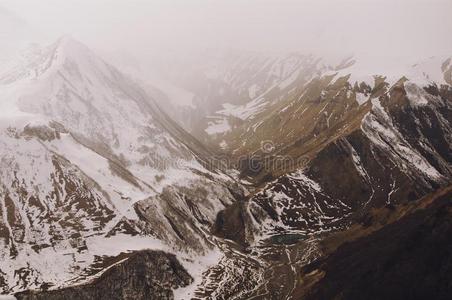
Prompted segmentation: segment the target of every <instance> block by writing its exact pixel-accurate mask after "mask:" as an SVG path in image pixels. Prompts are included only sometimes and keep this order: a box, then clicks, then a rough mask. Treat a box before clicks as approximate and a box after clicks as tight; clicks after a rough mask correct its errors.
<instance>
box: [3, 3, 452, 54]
mask: <svg viewBox="0 0 452 300" xmlns="http://www.w3.org/2000/svg"><path fill="white" fill-rule="evenodd" d="M0 6H3V7H5V8H7V9H8V10H10V11H12V12H14V13H15V14H16V15H17V16H19V17H21V18H23V19H24V20H26V21H27V22H28V24H29V25H30V26H31V27H33V28H34V29H37V30H39V31H40V32H42V33H43V34H45V35H46V36H47V37H48V38H49V39H55V38H57V37H58V36H61V35H63V34H70V35H72V36H73V37H75V38H77V39H79V40H81V41H83V42H85V43H87V44H88V45H90V46H91V47H94V48H99V49H102V48H104V49H103V50H105V48H109V49H125V50H127V51H128V52H131V49H132V51H135V52H137V53H139V52H142V53H145V52H147V51H167V50H173V49H178V50H181V49H188V48H209V47H220V48H221V47H227V48H236V49H248V50H265V51H268V50H271V51H289V50H300V51H303V52H314V53H316V52H318V53H320V54H323V53H355V54H357V53H365V54H367V55H377V56H395V57H397V56H409V57H413V58H424V57H428V56H432V55H451V54H452V18H451V17H450V13H451V12H452V0H409V1H408V0H399V1H397V0H315V1H311V0H299V1H289V0H275V1H270V0H241V1H238V0H211V1H208V0H181V1H172V0H147V1H145V0H39V1H37V0H28V1H26V0H0ZM0 43H1V41H0Z"/></svg>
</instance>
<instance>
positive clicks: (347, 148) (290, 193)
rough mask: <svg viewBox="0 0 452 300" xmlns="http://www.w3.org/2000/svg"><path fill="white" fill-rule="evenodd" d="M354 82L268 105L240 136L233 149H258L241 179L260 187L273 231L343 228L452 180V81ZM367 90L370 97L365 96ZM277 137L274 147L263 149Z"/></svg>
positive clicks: (342, 80)
mask: <svg viewBox="0 0 452 300" xmlns="http://www.w3.org/2000/svg"><path fill="white" fill-rule="evenodd" d="M439 71H440V72H441V70H439ZM444 73H445V74H446V72H444ZM348 79H349V76H348V75H347V76H345V77H338V78H337V79H336V80H335V81H331V78H328V79H327V84H326V85H321V84H319V81H320V82H321V81H322V80H323V81H324V80H326V79H325V78H321V79H319V80H315V81H312V83H311V84H309V85H308V86H307V87H306V89H305V90H303V91H301V92H300V93H301V96H299V97H294V98H290V100H288V101H287V102H286V106H285V107H284V108H283V112H281V111H277V112H276V113H271V112H269V113H268V115H267V117H265V118H262V119H261V121H259V122H262V123H261V124H262V125H260V126H261V127H258V128H257V129H256V131H255V132H253V133H250V134H248V133H247V132H245V133H244V134H241V135H240V139H241V140H242V142H241V144H240V145H239V146H238V148H236V149H235V150H234V151H236V153H242V154H244V153H246V152H248V153H254V154H253V155H251V156H250V157H249V158H248V161H249V160H254V161H253V162H254V164H251V166H253V168H249V166H250V164H249V163H248V164H244V166H245V168H242V176H244V177H246V178H247V180H249V181H253V182H254V183H255V184H256V185H257V186H258V187H259V186H262V188H258V189H257V192H256V193H254V195H253V196H252V199H251V202H250V203H251V204H250V205H251V208H250V209H253V207H256V206H259V207H261V208H263V209H264V210H265V211H266V212H267V215H268V218H270V219H271V220H272V221H271V222H270V223H272V225H271V226H270V227H271V228H273V229H272V230H278V229H282V228H285V229H296V230H301V231H302V232H312V231H318V230H320V231H322V230H332V229H338V228H341V227H342V226H345V225H346V224H347V222H350V218H352V219H353V218H354V217H357V216H359V215H360V214H362V213H363V211H366V210H367V209H370V208H371V207H380V206H382V205H387V204H397V203H404V202H406V201H411V200H415V199H418V198H420V197H421V196H423V195H425V194H426V193H428V192H431V191H434V190H436V189H437V188H438V187H439V186H443V185H445V184H448V183H450V181H451V178H452V172H451V170H452V168H451V161H452V157H451V156H450V153H451V152H452V140H451V139H450V137H451V136H452V131H451V128H452V127H451V112H452V106H451V103H452V98H451V87H450V86H449V85H447V84H443V85H441V86H438V85H436V84H430V85H428V86H425V87H423V86H420V85H418V84H416V83H415V82H413V81H409V80H408V81H407V80H406V79H405V78H402V79H401V80H399V81H397V82H396V83H395V84H393V85H392V86H390V85H389V83H387V82H385V81H384V78H381V77H376V78H375V83H374V85H373V87H370V86H368V85H366V84H365V83H360V84H355V85H354V86H352V84H351V83H350V82H348V81H347V80H348ZM319 85H320V87H319ZM363 89H365V90H367V92H366V93H367V99H366V101H363V102H358V101H356V97H357V94H358V93H360V92H361V91H362V90H363ZM267 132H270V133H269V134H268V135H267ZM291 133H292V135H291ZM271 137H274V138H273V139H272V140H271V146H272V148H271V149H270V150H271V151H268V148H267V149H266V148H262V149H259V148H260V147H259V141H266V140H269V139H270V138H271ZM235 140H237V139H232V140H231V143H233V142H234V141H235ZM245 149H246V150H245ZM233 155H238V154H235V153H233ZM239 158H240V157H239ZM413 182H416V184H414V185H413V184H412V183H413ZM258 210H260V209H258ZM257 215H259V214H257ZM259 222H261V223H262V226H264V227H267V226H268V223H267V221H264V222H263V221H262V220H259Z"/></svg>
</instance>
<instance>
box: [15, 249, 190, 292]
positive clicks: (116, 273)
mask: <svg viewBox="0 0 452 300" xmlns="http://www.w3.org/2000/svg"><path fill="white" fill-rule="evenodd" d="M125 256H126V258H125V259H124V260H120V262H119V263H118V264H116V265H114V266H112V267H110V268H109V269H108V270H107V271H105V272H104V273H103V274H102V275H100V277H98V278H96V279H94V280H93V281H92V282H90V283H87V284H83V285H78V286H73V287H68V288H63V289H59V290H53V291H44V292H33V291H25V292H20V293H17V294H16V295H15V296H16V298H17V299H19V300H44V299H45V300H54V299H55V300H56V299H58V300H61V299H71V300H78V299H80V300H89V299H93V300H94V299H95V300H102V299H105V300H115V299H118V300H119V299H121V300H125V299H133V300H140V299H173V298H174V297H173V291H172V290H173V289H176V288H178V287H183V286H187V285H188V284H190V283H191V282H192V281H193V279H192V278H191V276H190V275H189V274H188V273H187V271H186V270H185V269H184V268H183V267H182V265H181V264H180V263H179V261H178V260H177V259H176V257H175V256H174V255H173V254H168V253H165V252H162V251H150V250H145V251H139V252H135V253H133V254H126V255H125Z"/></svg>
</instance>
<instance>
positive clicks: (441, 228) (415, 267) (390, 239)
mask: <svg viewBox="0 0 452 300" xmlns="http://www.w3.org/2000/svg"><path fill="white" fill-rule="evenodd" d="M451 217H452V192H451V191H450V190H449V192H448V193H446V194H445V195H442V196H441V197H438V198H437V199H436V200H435V201H434V202H433V203H432V204H431V205H430V206H429V207H427V208H426V209H422V210H419V211H417V212H414V213H413V214H410V215H408V216H406V217H403V218H402V219H400V220H399V221H397V222H395V223H392V224H390V225H388V226H385V227H383V228H382V229H380V230H379V231H376V232H374V233H372V234H370V235H368V236H366V237H363V238H360V239H357V240H355V241H353V242H350V243H345V244H344V245H342V246H341V247H339V248H338V249H337V251H335V252H334V253H333V254H332V255H330V256H329V257H328V258H327V259H325V260H323V261H321V262H317V263H314V264H313V265H311V266H310V267H308V268H307V270H306V274H308V275H307V276H308V277H316V275H315V274H318V276H319V277H320V279H319V280H318V281H317V282H316V284H315V285H313V288H312V289H311V292H309V293H308V294H307V296H306V297H303V298H304V299H309V300H315V299H427V298H428V299H450V294H451V293H452V285H451V279H452V250H451V249H452V241H451V239H450V237H451V236H452V221H451V220H452V218H451Z"/></svg>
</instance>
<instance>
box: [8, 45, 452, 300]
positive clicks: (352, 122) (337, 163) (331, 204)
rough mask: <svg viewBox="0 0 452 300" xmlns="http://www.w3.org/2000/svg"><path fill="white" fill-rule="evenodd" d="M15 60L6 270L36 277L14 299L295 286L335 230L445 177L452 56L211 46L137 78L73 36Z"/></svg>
mask: <svg viewBox="0 0 452 300" xmlns="http://www.w3.org/2000/svg"><path fill="white" fill-rule="evenodd" d="M11 65H12V66H13V67H11V68H8V69H7V70H3V69H2V71H1V72H0V199H1V202H0V204H1V205H0V246H1V249H2V251H0V255H1V258H2V259H1V262H0V270H1V272H0V288H1V289H2V293H13V292H18V291H23V290H29V289H39V291H37V292H36V293H35V292H30V291H27V292H23V293H20V294H17V297H18V298H19V299H59V298H63V297H72V298H76V299H78V298H80V299H97V298H99V297H101V296H102V295H103V296H102V297H104V298H105V299H107V297H117V299H122V298H127V297H129V298H130V297H132V298H134V299H135V298H136V299H146V297H151V296H155V295H159V297H162V298H165V299H166V298H170V299H171V297H172V296H173V291H172V290H174V289H176V290H175V291H174V293H175V295H176V296H177V297H178V298H181V299H187V298H195V299H248V298H250V297H257V298H258V297H261V298H263V299H290V298H292V299H295V298H297V299H298V297H299V295H309V292H310V290H309V288H310V287H311V285H310V284H309V282H311V281H310V280H312V282H313V283H318V282H322V281H320V280H322V278H323V277H322V276H321V274H324V273H322V272H324V271H325V270H326V271H325V272H333V275H335V274H336V273H334V272H336V271H334V270H335V269H334V268H330V265H329V263H334V262H335V261H336V260H338V259H340V260H346V261H348V260H347V257H345V258H344V256H343V253H342V254H341V252H339V254H337V255H338V256H337V257H336V258H335V257H333V258H331V259H325V258H326V257H327V256H328V255H330V254H331V253H335V251H336V249H337V248H338V247H340V246H341V244H342V243H343V242H345V241H350V240H353V239H354V238H357V237H366V236H367V235H369V236H370V239H371V240H373V239H374V235H371V234H372V232H374V231H377V230H379V229H381V228H386V226H391V224H392V223H393V222H396V221H398V220H399V219H400V220H402V219H403V218H404V217H405V215H407V216H408V218H410V214H411V213H414V212H415V211H417V210H424V209H426V208H427V207H430V205H431V204H432V203H433V201H437V200H432V199H437V198H441V197H443V196H444V195H449V194H450V185H451V183H452V182H451V181H452V166H451V165H452V156H451V153H452V139H451V137H452V87H451V85H452V78H451V75H452V61H451V59H450V58H430V59H428V60H425V61H423V62H419V63H418V64H414V65H408V66H406V67H405V66H403V67H400V68H398V67H397V68H396V67H394V66H392V67H391V66H390V65H391V63H389V62H387V65H384V64H382V65H381V66H380V67H379V69H378V70H373V69H371V68H369V67H368V66H367V65H366V62H365V61H360V59H359V58H357V57H355V58H354V57H349V58H346V59H340V60H331V59H329V60H328V59H325V58H317V57H315V56H312V55H300V54H290V55H282V56H281V55H276V56H275V55H262V54H256V53H238V52H208V53H203V54H202V55H200V56H197V58H194V59H193V58H192V59H191V60H189V61H182V62H181V61H179V60H175V61H173V62H171V63H169V62H167V61H164V62H161V64H160V66H159V67H158V68H157V67H156V66H154V67H156V69H155V70H152V72H151V71H149V72H150V73H153V74H154V75H155V74H156V73H158V72H162V74H160V76H158V78H151V79H149V78H150V77H148V75H147V74H150V73H148V72H147V71H146V70H142V71H143V72H142V73H138V72H135V71H134V68H133V66H129V67H130V68H125V66H124V65H121V64H119V65H121V66H120V67H121V69H122V70H124V71H126V72H127V73H128V74H131V75H132V76H133V79H132V77H131V76H129V75H125V74H124V73H123V72H122V71H119V70H118V69H117V68H115V67H113V66H112V65H110V64H109V63H106V62H105V61H104V60H102V59H101V58H99V57H98V56H97V55H96V54H94V53H93V52H92V51H91V50H89V49H88V48H87V47H86V46H84V45H83V44H81V43H79V42H77V41H75V40H73V39H71V38H68V37H65V38H61V39H60V40H59V41H57V42H56V43H55V44H53V45H50V46H48V47H38V46H35V47H32V48H29V50H28V51H26V52H25V53H24V54H23V55H22V56H21V57H20V58H19V59H18V60H16V61H15V63H14V64H11ZM181 70H182V71H183V72H182V71H181ZM385 70H387V72H385ZM181 116H183V118H182V117H181ZM178 123H180V124H178ZM180 125H183V126H184V127H185V128H186V129H188V130H190V131H192V132H193V133H194V134H195V135H196V136H197V137H198V138H201V139H203V141H204V142H206V145H207V146H204V144H202V143H200V142H199V141H198V140H197V139H196V138H194V137H193V136H192V135H190V134H189V133H188V132H187V131H186V130H184V129H183V128H182V126H180ZM214 153H215V154H218V153H221V154H223V156H221V158H222V159H225V158H227V161H221V160H220V161H221V162H222V164H219V161H218V160H216V158H217V157H216V156H215V154H214ZM212 162H215V164H212ZM223 162H224V163H225V164H223ZM224 165H226V166H228V167H234V168H236V170H234V171H231V170H225V169H224V168H223V167H224ZM220 169H221V170H220ZM244 186H245V187H246V188H245V187H244ZM246 189H247V190H248V191H249V192H248V191H247V190H246ZM441 207H442V206H441ZM433 210H434V209H433ZM425 214H427V215H429V216H431V215H432V214H430V208H429V210H428V211H426V212H425ZM415 220H416V222H415V223H416V224H418V223H419V222H420V221H419V220H420V219H419V218H417V217H415ZM439 220H441V222H443V221H444V219H443V218H439ZM401 222H402V225H401V226H397V225H395V227H396V228H402V229H400V230H402V231H403V230H404V228H408V227H409V226H406V225H403V222H406V221H403V220H402V221H401ZM433 227H435V226H433ZM433 227H432V228H433ZM409 228H411V227H409ZM410 230H411V229H409V232H411V231H410ZM377 236H378V234H377ZM356 244H358V245H362V244H360V242H357V243H356ZM441 245H442V246H443V244H441ZM378 246H381V244H378ZM361 247H364V248H365V249H367V248H366V246H365V245H364V246H361ZM144 249H147V250H144ZM149 249H151V250H149ZM346 249H347V248H346ZM138 250H143V251H138ZM155 250H164V251H165V252H166V253H165V252H162V251H155ZM168 252H169V253H174V254H176V256H173V255H172V254H168ZM347 253H348V252H347ZM179 262H180V263H181V264H180V263H179ZM311 263H312V264H311ZM318 264H320V265H318ZM366 266H367V265H366ZM331 269H332V270H333V271H331ZM309 270H315V272H314V271H313V272H309ZM143 272H145V274H146V276H142V274H144V273H143ZM316 272H320V273H316ZM318 274H320V275H318ZM332 278H333V279H334V278H335V277H334V276H333V277H332ZM329 279H330V278H329V277H325V279H324V280H325V281H328V280H329ZM306 282H308V284H307V285H306V284H305V283H306ZM74 285H75V286H74ZM60 288H63V289H60ZM315 288H316V289H318V284H317V285H315ZM48 289H50V291H49V292H46V290H48ZM150 291H152V292H150ZM314 292H318V290H314ZM112 294H118V295H116V296H112ZM107 295H108V296H107ZM315 295H321V293H317V294H315ZM315 295H314V296H315ZM314 296H313V297H314ZM318 297H320V298H321V296H318ZM314 298H315V297H314Z"/></svg>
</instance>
